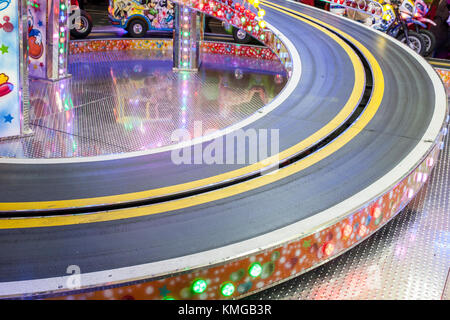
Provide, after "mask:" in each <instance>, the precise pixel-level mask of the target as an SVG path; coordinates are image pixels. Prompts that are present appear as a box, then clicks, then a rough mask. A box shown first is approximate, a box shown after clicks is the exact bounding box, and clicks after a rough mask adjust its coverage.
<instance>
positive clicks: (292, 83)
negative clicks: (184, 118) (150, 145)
mask: <svg viewBox="0 0 450 320" xmlns="http://www.w3.org/2000/svg"><path fill="white" fill-rule="evenodd" d="M267 28H269V29H270V30H271V31H272V33H273V34H274V35H275V36H276V37H278V38H279V39H280V40H281V42H283V44H284V45H285V46H286V49H287V50H288V52H289V54H290V56H291V60H292V75H291V77H290V78H289V80H288V83H287V84H286V86H285V87H284V88H283V90H282V91H281V92H280V93H279V94H278V95H277V96H276V97H275V99H274V100H272V101H271V102H270V103H269V104H267V105H265V106H264V107H261V108H260V109H259V110H257V111H256V112H255V113H254V114H252V115H251V116H250V117H248V118H246V119H244V120H242V121H240V122H237V123H235V124H233V125H231V126H229V127H227V128H224V129H222V130H217V131H215V132H212V133H210V134H208V135H205V136H202V137H197V138H194V139H192V140H189V141H183V142H180V143H177V144H174V145H168V146H164V147H160V148H154V149H150V150H144V151H134V152H127V153H119V154H111V155H104V156H92V157H80V158H54V159H18V158H2V157H0V163H10V164H60V163H64V164H65V163H83V162H96V161H110V160H119V159H128V158H134V157H140V156H147V155H150V154H155V153H161V152H166V151H172V150H175V149H181V148H186V147H190V146H192V145H194V144H198V143H203V142H207V141H210V140H213V139H216V138H218V137H221V136H223V135H226V134H229V133H231V132H233V131H235V130H239V129H241V128H243V127H245V126H247V125H249V124H251V123H253V122H255V121H257V120H259V119H261V118H262V117H264V116H265V115H267V114H268V113H269V112H271V111H273V110H275V109H276V108H277V107H279V106H280V105H281V104H282V103H283V102H284V101H285V100H286V99H287V98H288V97H289V96H290V95H291V93H292V91H294V89H295V88H297V86H298V83H299V82H300V78H301V74H302V63H301V60H300V55H299V53H298V51H297V49H296V47H295V46H294V45H293V44H292V42H291V41H290V40H289V39H288V38H287V37H286V36H284V35H283V34H282V33H281V32H280V31H279V30H278V29H277V28H275V27H274V26H272V25H270V24H268V23H267Z"/></svg>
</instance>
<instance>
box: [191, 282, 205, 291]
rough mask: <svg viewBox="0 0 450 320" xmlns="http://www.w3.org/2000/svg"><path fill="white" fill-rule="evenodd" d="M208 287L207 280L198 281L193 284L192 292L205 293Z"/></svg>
mask: <svg viewBox="0 0 450 320" xmlns="http://www.w3.org/2000/svg"><path fill="white" fill-rule="evenodd" d="M207 286H208V285H207V283H206V281H205V280H203V279H198V280H195V281H194V283H193V284H192V291H194V293H203V292H205V290H206V287H207Z"/></svg>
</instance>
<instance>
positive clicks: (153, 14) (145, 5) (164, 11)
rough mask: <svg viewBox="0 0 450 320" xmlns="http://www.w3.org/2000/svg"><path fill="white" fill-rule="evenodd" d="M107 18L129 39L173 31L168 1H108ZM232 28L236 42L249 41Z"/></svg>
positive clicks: (243, 34) (244, 33) (172, 17)
mask: <svg viewBox="0 0 450 320" xmlns="http://www.w3.org/2000/svg"><path fill="white" fill-rule="evenodd" d="M108 17H109V20H110V21H111V24H112V25H114V26H117V27H120V28H123V29H126V30H127V31H128V33H129V35H130V36H131V37H134V38H141V37H143V36H145V34H146V33H147V31H149V30H158V31H172V30H173V21H174V4H173V3H172V2H171V1H169V0H109V6H108ZM207 23H208V19H207ZM232 28H233V29H232V32H231V33H232V34H233V37H234V39H235V41H236V42H238V43H247V42H249V41H250V40H251V37H250V35H248V34H247V33H246V32H245V31H244V30H240V29H237V28H234V27H232Z"/></svg>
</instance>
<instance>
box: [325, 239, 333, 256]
mask: <svg viewBox="0 0 450 320" xmlns="http://www.w3.org/2000/svg"><path fill="white" fill-rule="evenodd" d="M333 251H334V244H332V243H331V242H330V243H327V244H326V245H325V247H324V249H323V252H324V253H325V254H326V255H327V256H329V255H331V254H332V253H333Z"/></svg>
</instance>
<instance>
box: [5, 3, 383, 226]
mask: <svg viewBox="0 0 450 320" xmlns="http://www.w3.org/2000/svg"><path fill="white" fill-rule="evenodd" d="M267 6H268V7H271V8H273V9H274V10H277V11H280V12H282V13H285V14H286V15H289V16H291V17H293V18H295V19H297V20H301V21H304V22H305V23H309V24H311V22H309V21H307V20H304V19H303V18H300V17H297V16H296V15H293V14H292V13H290V12H289V11H287V10H283V9H279V8H275V7H273V6H270V5H267ZM293 12H295V11H293ZM302 15H303V14H302ZM303 16H306V15H303ZM308 18H310V19H314V18H312V17H308ZM314 20H316V19H314ZM320 23H321V24H323V25H326V26H327V27H328V28H330V29H334V30H335V31H336V32H337V33H338V34H341V35H342V36H343V37H345V38H346V39H348V40H349V41H351V42H352V43H353V44H354V45H355V46H357V47H358V49H359V50H361V52H362V53H363V54H364V56H365V57H366V59H367V61H368V63H369V64H370V67H371V69H372V73H373V81H374V85H373V93H372V97H371V99H370V101H369V103H368V104H367V106H366V109H365V110H364V113H363V114H361V116H360V117H359V118H358V120H357V121H356V122H355V123H354V124H353V125H352V126H351V127H350V128H349V129H347V130H346V131H345V132H344V133H342V134H341V135H340V136H339V137H337V138H336V139H335V140H333V141H332V142H330V143H329V144H327V145H326V146H325V147H323V148H321V149H320V150H318V151H317V152H315V153H314V154H312V155H310V156H309V157H306V158H304V159H302V160H299V161H297V162H295V163H293V164H292V165H289V166H286V167H284V168H282V169H280V170H278V171H276V172H274V173H272V174H268V175H264V176H261V177H259V178H255V179H252V180H249V181H245V182H242V183H240V184H237V185H233V186H230V187H227V188H222V189H219V190H215V191H211V192H208V193H204V194H200V195H196V196H193V197H190V198H184V199H179V200H174V201H170V202H165V203H159V204H154V205H149V206H145V207H135V208H127V209H120V210H112V211H107V212H99V213H91V214H82V215H70V216H52V217H40V218H10V219H2V220H1V221H0V229H11V228H34V227H52V226H63V225H73V224H83V223H94V222H104V221H112V220H118V219H128V218H135V217H141V216H146V215H151V214H158V213H163V212H168V211H174V210H180V209H184V208H188V207H192V206H196V205H201V204H205V203H208V202H211V201H216V200H220V199H225V198H227V197H231V196H235V195H237V194H240V193H243V192H247V191H251V190H254V189H256V188H259V187H262V186H265V185H268V184H270V183H272V182H276V181H279V180H281V179H283V178H285V177H288V176H290V175H293V174H296V173H298V172H300V171H301V170H304V169H306V168H308V167H310V166H312V165H314V164H316V163H317V162H319V161H321V160H323V159H325V158H326V157H328V156H329V155H331V154H333V153H334V152H336V151H337V150H339V149H341V148H342V147H343V146H344V145H346V144H347V143H348V142H349V141H351V140H352V139H353V138H354V137H355V136H356V135H358V133H360V132H361V131H362V130H363V129H364V128H365V127H366V125H367V124H368V123H369V122H370V120H371V119H372V118H373V117H374V115H375V113H376V112H377V110H378V108H379V106H380V103H381V100H382V98H383V93H384V77H383V74H382V71H381V68H380V66H379V64H378V62H377V61H376V59H375V57H374V56H373V55H372V54H371V53H370V51H369V50H368V49H367V48H365V47H364V46H363V45H362V44H361V43H360V42H358V41H357V40H355V39H354V38H353V37H351V36H350V35H348V34H346V33H344V32H342V31H340V30H338V29H336V28H334V27H332V26H329V25H327V24H326V23H323V22H320ZM315 27H318V26H315ZM318 28H320V27H318ZM328 32H329V31H328ZM345 46H347V45H346V44H345ZM347 47H348V46H347ZM353 54H354V53H353ZM308 139H309V138H308ZM302 143H303V142H302ZM288 150H290V149H288ZM285 152H286V151H285ZM282 154H284V153H282Z"/></svg>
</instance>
